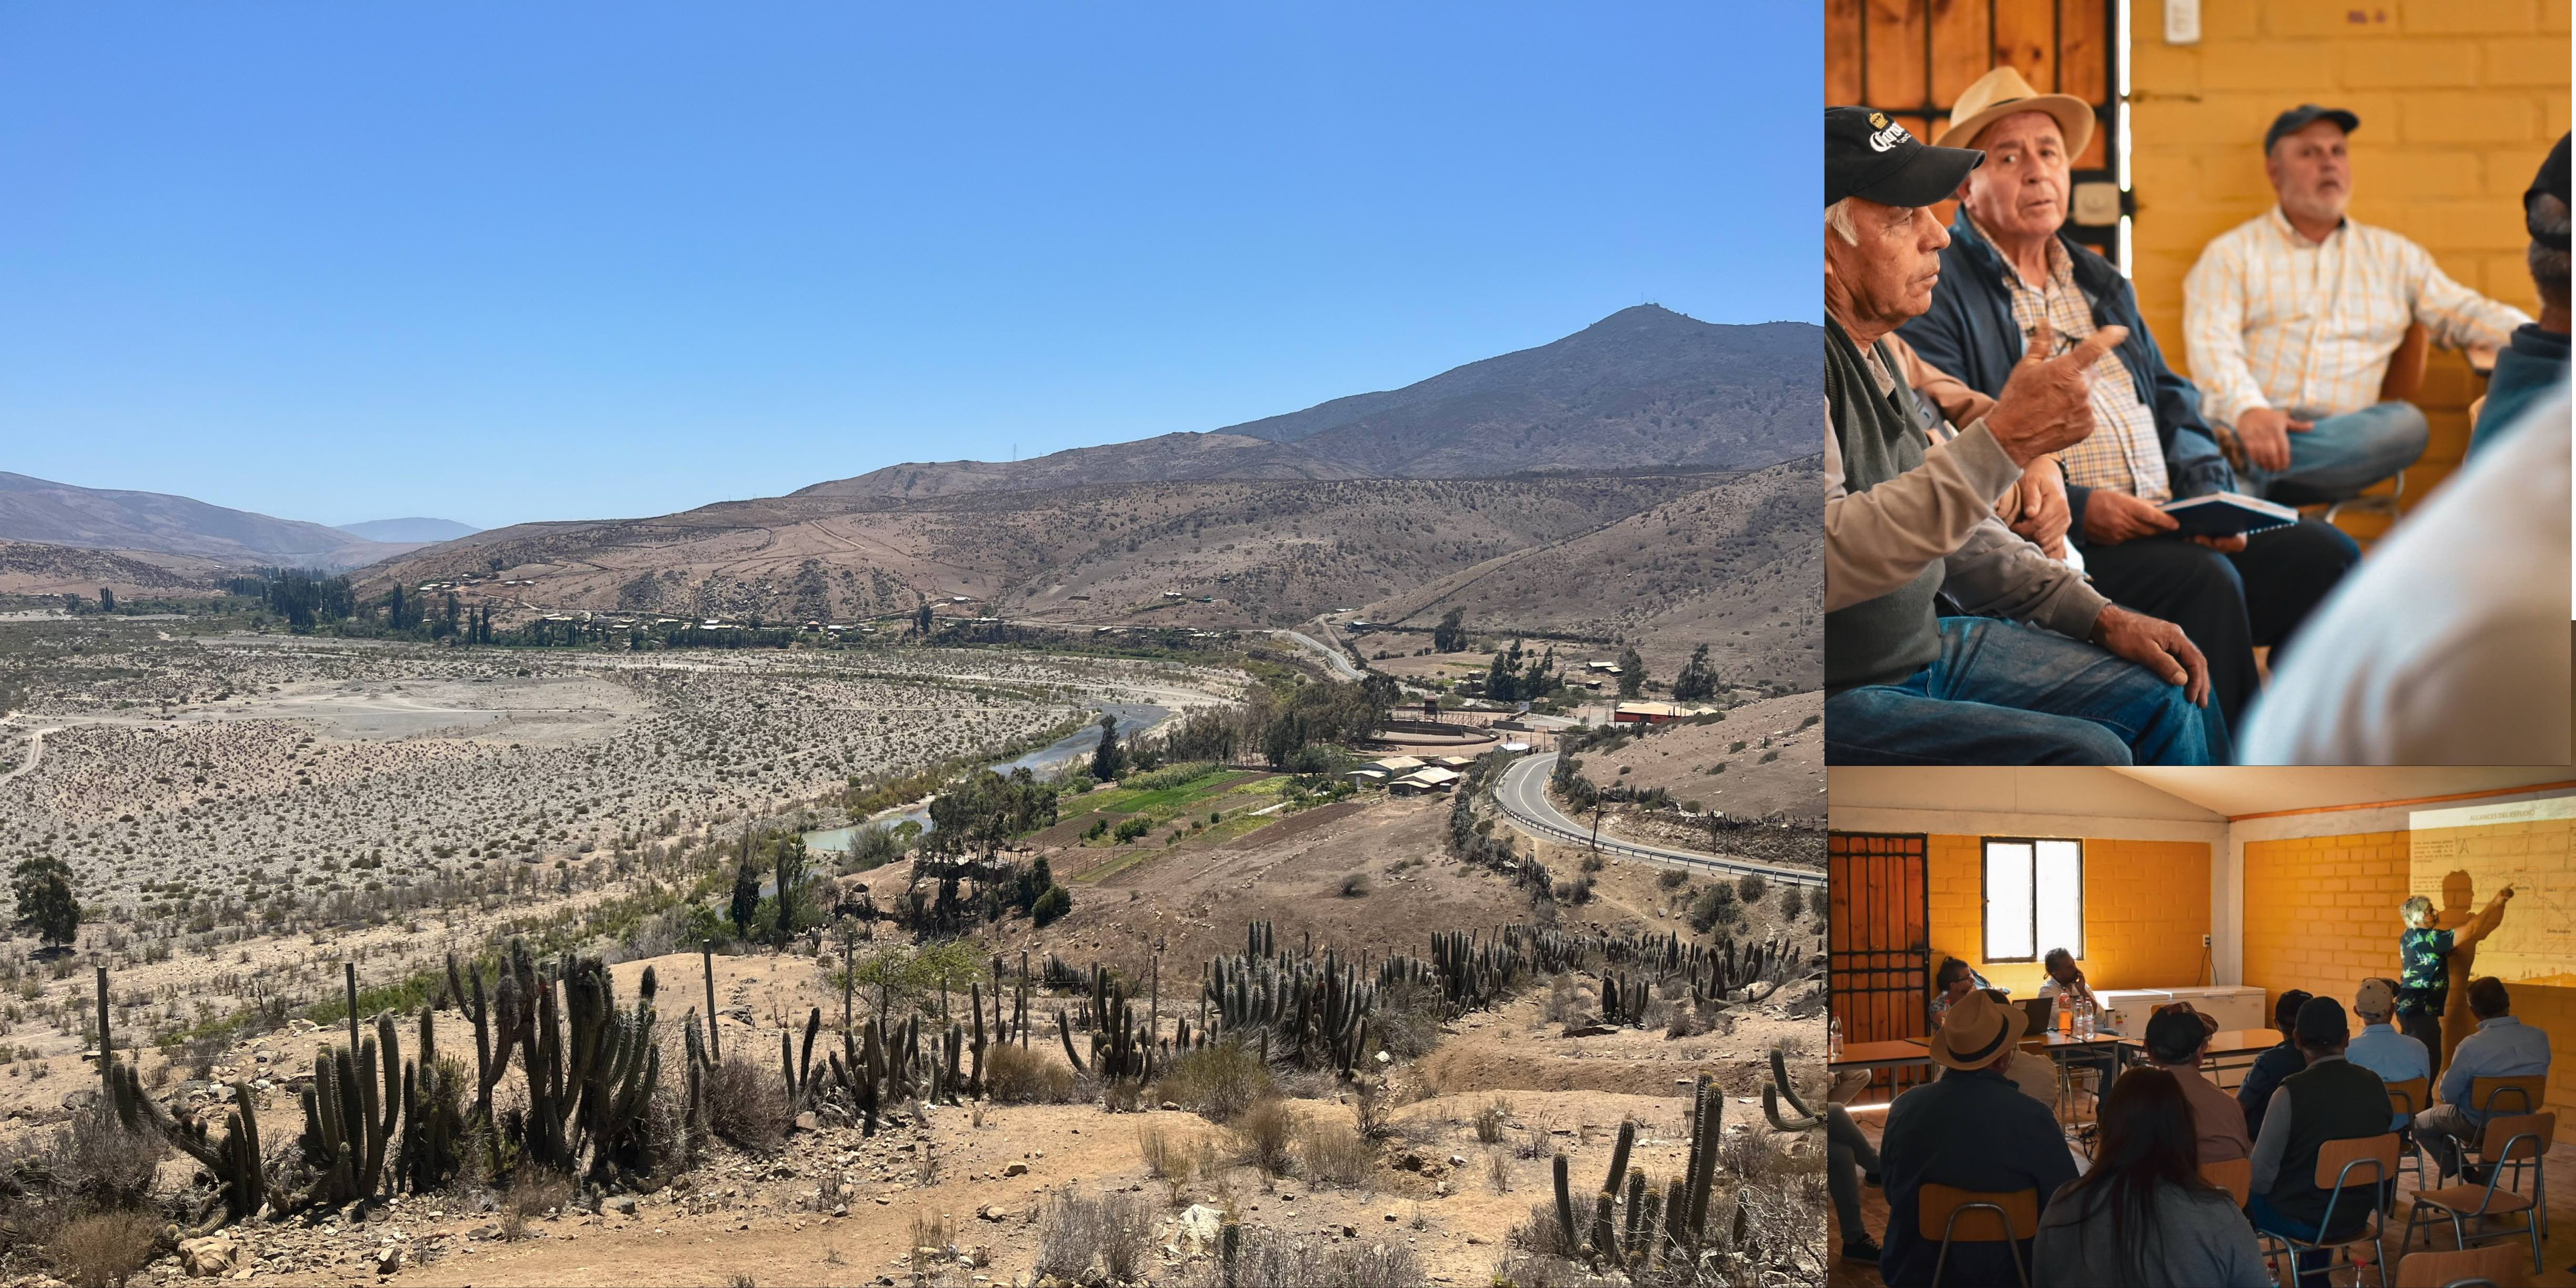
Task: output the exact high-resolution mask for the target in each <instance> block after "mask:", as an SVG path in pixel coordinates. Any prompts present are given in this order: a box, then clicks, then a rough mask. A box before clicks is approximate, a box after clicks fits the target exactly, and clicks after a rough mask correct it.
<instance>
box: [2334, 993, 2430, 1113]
mask: <svg viewBox="0 0 2576 1288" xmlns="http://www.w3.org/2000/svg"><path fill="white" fill-rule="evenodd" d="M2396 1008H2397V981H2395V980H2393V979H2376V978H2374V979H2365V980H2363V981H2361V992H2359V993H2358V994H2355V995H2354V997H2353V999H2352V1013H2353V1014H2355V1015H2358V1016H2360V1017H2361V1024H2362V1029H2361V1032H2360V1033H2358V1034H2356V1035H2355V1036H2354V1037H2353V1039H2352V1045H2350V1046H2347V1047H2345V1048H2344V1052H2343V1058H2344V1059H2347V1060H2350V1061H2352V1062H2353V1063H2354V1064H2357V1065H2360V1066H2361V1067H2362V1068H2365V1069H2368V1070H2370V1071H2371V1072H2372V1073H2375V1074H2378V1075H2379V1080H2380V1081H2381V1082H2405V1081H2408V1080H2410V1079H2414V1078H2422V1079H2425V1080H2426V1081H2425V1086H2426V1088H2427V1094H2428V1095H2429V1094H2430V1091H2429V1089H2430V1088H2431V1086H2432V1082H2431V1079H2432V1077H2433V1054H2432V1053H2431V1052H2429V1051H2427V1050H2425V1049H2424V1044H2423V1043H2422V1042H2421V1041H2419V1040H2417V1039H2415V1038H2411V1037H2408V1036H2406V1035H2405V1034H2403V1033H2400V1032H2398V1031H2397V1026H2396V1025H2394V1024H2391V1023H2389V1022H2388V1021H2389V1017H2390V1016H2391V1015H2392V1014H2393V1013H2394V1012H2395V1011H2396ZM2424 1099H2425V1097H2422V1096H2419V1097H2417V1101H2418V1103H2417V1104H2416V1105H2415V1108H2416V1109H2418V1110H2421V1109H2429V1108H2431V1107H2432V1106H2430V1105H2427V1104H2424V1103H2421V1102H2422V1101H2423V1100H2424ZM2407 1121H2408V1117H2407V1115H2406V1114H2402V1113H2398V1112H2396V1111H2395V1110H2394V1109H2392V1110H2390V1111H2389V1115H2388V1129H2389V1130H2390V1131H2404V1130H2406V1123H2407Z"/></svg>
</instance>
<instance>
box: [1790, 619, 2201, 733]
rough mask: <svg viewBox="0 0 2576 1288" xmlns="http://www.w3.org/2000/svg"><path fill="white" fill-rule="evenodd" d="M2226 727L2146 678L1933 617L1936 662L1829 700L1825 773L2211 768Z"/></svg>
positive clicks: (2091, 658)
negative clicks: (1872, 768) (1843, 769)
mask: <svg viewBox="0 0 2576 1288" xmlns="http://www.w3.org/2000/svg"><path fill="white" fill-rule="evenodd" d="M2227 755H2228V746H2227V730H2226V722H2225V720H2224V719H2222V718H2221V717H2220V716H2219V714H2218V711H2217V709H2216V708H2210V709H2207V710H2203V709H2202V708H2199V707H2195V706H2193V705H2192V704H2191V702H2190V700H2189V699H2187V698H2185V697H2184V696H2183V691H2182V689H2181V687H2180V686H2178V685H2172V684H2167V683H2165V682H2164V681H2163V680H2160V679H2158V678H2156V676H2155V675H2153V674H2152V673H2150V672H2149V671H2148V670H2147V669H2146V668H2144V667H2141V666H2139V665H2137V664H2136V663H2134V662H2130V661H2127V660H2126V659H2123V658H2119V657H2114V656H2112V655H2111V654H2109V653H2106V652H2104V651H2102V650H2101V649H2099V648H2096V647H2094V646H2093V645H2091V644H2081V643H2077V642H2076V641H2074V640H2070V639H2068V638H2066V637H2065V636H2063V635H2053V634H2050V633H2049V632H2047V631H2043V630H2040V629H2038V628H2037V627H2032V626H2020V625H2015V624H2014V623H2011V622H2002V621H1996V620H1995V619H1993V618H1988V617H1944V618H1942V619H1941V655H1940V656H1939V657H1937V658H1935V659H1933V661H1932V664H1931V665H1930V666H1927V667H1925V668H1923V669H1922V670H1920V671H1917V672H1915V673H1914V674H1912V675H1909V676H1907V677H1905V679H1903V680H1901V681H1899V682H1897V683H1895V684H1867V685H1862V686H1861V687H1859V688H1856V689H1847V690H1845V691H1843V692H1841V693H1837V694H1835V695H1833V696H1832V697H1830V698H1827V699H1825V763H1827V764H1829V765H2131V764H2136V765H2207V764H2224V763H2226V761H2227Z"/></svg>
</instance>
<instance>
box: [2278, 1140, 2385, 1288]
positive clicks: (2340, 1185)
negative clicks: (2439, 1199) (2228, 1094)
mask: <svg viewBox="0 0 2576 1288" xmlns="http://www.w3.org/2000/svg"><path fill="white" fill-rule="evenodd" d="M2396 1174H2397V1133H2395V1132H2393V1131H2392V1132H2383V1133H2381V1134H2379V1135H2377V1136H2353V1137H2348V1138H2346V1139H2343V1140H2330V1141H2327V1142H2326V1143H2325V1144H2324V1145H2322V1146H2320V1147H2319V1148H2318V1150H2317V1180H2316V1183H2317V1184H2318V1186H2320V1187H2328V1186H2330V1187H2332V1188H2330V1189H2328V1190H2327V1192H2326V1211H2325V1216H2324V1218H2323V1219H2321V1220H2319V1221H2318V1222H2317V1237H2316V1239H2315V1241H2314V1242H2310V1241H2308V1240H2304V1239H2298V1238H2294V1237H2292V1236H2290V1235H2287V1234H2283V1233H2281V1232H2280V1231H2278V1230H2265V1229H2261V1228H2257V1229H2256V1230H2255V1231H2254V1237H2255V1239H2256V1241H2257V1242H2258V1243H2259V1242H2260V1241H2261V1240H2264V1239H2273V1240H2277V1241H2278V1242H2279V1243H2280V1244H2281V1246H2282V1248H2283V1249H2284V1250H2285V1251H2286V1253H2287V1254H2288V1255H2286V1256H2284V1257H2283V1258H2282V1260H2283V1261H2284V1262H2286V1263H2287V1269H2286V1270H2285V1271H2284V1272H2283V1277H2282V1284H2283V1288H2298V1285H2299V1279H2300V1274H2299V1254H2300V1253H2302V1252H2323V1253H2326V1254H2327V1263H2326V1269H2327V1270H2328V1271H2331V1270H2332V1269H2333V1268H2334V1262H2333V1253H2334V1252H2336V1251H2337V1250H2339V1249H2345V1248H2350V1247H2353V1246H2355V1245H2357V1244H2364V1243H2367V1244H2369V1245H2370V1249H2371V1264H2372V1265H2374V1266H2376V1267H2377V1268H2378V1270H2379V1279H2380V1283H2381V1284H2382V1285H2383V1286H2384V1285H2385V1284H2386V1283H2387V1282H2388V1257H2387V1245H2386V1243H2385V1242H2383V1239H2384V1236H2385V1235H2386V1234H2387V1228H2386V1224H2385V1222H2383V1221H2382V1220H2381V1210H2380V1201H2379V1190H2380V1186H2381V1185H2383V1184H2385V1183H2386V1182H2387V1181H2388V1179H2389V1178H2390V1177H2393V1176H2395V1175H2396ZM2347 1190H2350V1191H2351V1192H2352V1197H2354V1198H2356V1199H2361V1198H2362V1196H2363V1195H2364V1194H2367V1195H2368V1196H2369V1197H2368V1198H2367V1199H2366V1200H2363V1207H2362V1210H2363V1212H2365V1213H2366V1214H2367V1216H2366V1219H2365V1220H2364V1221H2363V1222H2362V1224H2361V1226H2360V1227H2359V1228H2358V1229H2356V1230H2355V1231H2354V1232H2353V1233H2351V1234H2349V1235H2346V1236H2344V1237H2341V1238H2336V1237H2334V1235H2333V1231H2334V1228H2335V1214H2336V1213H2337V1212H2338V1211H2341V1212H2343V1213H2344V1214H2346V1215H2347V1216H2348V1215H2350V1213H2351V1211H2352V1209H2350V1208H2346V1207H2343V1206H2342V1204H2343V1200H2344V1195H2345V1191H2347ZM2399 1246H2400V1247H2403V1246H2404V1245H2403V1244H2400V1245H2399ZM2353 1264H2354V1265H2356V1266H2358V1265H2359V1264H2360V1263H2359V1262H2357V1261H2356V1262H2354V1263H2353Z"/></svg>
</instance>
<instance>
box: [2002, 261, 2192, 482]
mask: <svg viewBox="0 0 2576 1288" xmlns="http://www.w3.org/2000/svg"><path fill="white" fill-rule="evenodd" d="M1971 222H1972V223H1974V221H1973V219H1972V220H1971ZM1975 227H1976V230H1977V232H1978V233H1979V234H1980V235H1982V236H1983V237H1984V238H1985V239H1986V241H1987V243H1988V244H1990V245H1995V246H1996V248H1997V250H1998V251H2000V250H2001V245H2000V243H1996V242H1995V236H1994V234H1993V233H1992V232H1990V231H1988V230H1987V228H1986V226H1985V225H1983V224H1975ZM2004 289H2005V290H2007V291H2010V292H2011V293H2012V314H2013V325H2014V326H2017V327H2020V328H2021V333H2022V344H2023V347H2024V350H2025V351H2027V350H2028V347H2029V343H2030V337H2031V336H2032V335H2033V334H2034V333H2035V332H2036V331H2037V330H2038V328H2039V324H2040V322H2042V321H2043V320H2045V321H2046V322H2047V323H2048V325H2049V327H2050V328H2051V329H2052V330H2054V331H2056V332H2057V337H2058V338H2057V342H2056V345H2055V347H2053V348H2052V349H2050V351H2049V356H2051V357H2055V356H2056V355H2057V354H2060V353H2064V352H2065V351H2066V350H2068V349H2070V348H2073V347H2074V346H2075V345H2076V343H2077V342H2078V341H2081V340H2082V339H2083V338H2084V337H2086V336H2088V335H2091V334H2093V332H2094V331H2095V330H2096V329H2097V328H2096V327H2095V326H2094V324H2093V306H2092V304H2091V303H2090V302H2089V301H2087V300H2086V299H2085V298H2084V292H2083V291H2081V290H2079V289H2077V288H2076V285H2075V263H2074V261H2073V260H2072V259H2070V258H2068V256H2067V254H2066V247H2065V246H2064V245H2063V244H2061V243H2060V242H2059V241H2058V240H2057V239H2056V238H2054V237H2051V238H2049V239H2048V280H2047V281H2046V282H2043V283H2041V284H2040V285H2038V286H2033V285H2031V284H2029V283H2027V282H2024V281H2023V280H2021V273H2020V272H2019V271H2018V270H2017V269H2015V268H2014V267H2013V263H2012V259H2011V257H2010V256H2005V257H2004ZM2092 402H2093V433H2092V435H2091V436H2090V437H2088V438H2086V439H2085V440H2084V441H2083V442H2080V443H2077V444H2076V445H2075V446H2073V447H2070V448H2067V449H2066V450H2065V451H2063V452H2060V453H2058V456H2057V459H2058V460H2059V461H2060V462H2061V463H2063V464H2064V465H2065V466H2066V481H2067V482H2069V483H2072V484H2074V485H2075V486H2077V487H2089V488H2107V489H2109V490H2111V491H2114V492H2126V493H2128V494H2129V495H2131V496H2134V497H2136V498H2138V499H2139V500H2141V501H2170V500H2172V499H2173V484H2172V481H2171V480H2170V479H2169V478H2168V477H2167V476H2166V474H2165V449H2164V443H2163V442H2162V441H2161V440H2159V439H2158V438H2157V437H2156V414H2155V412H2154V410H2153V409H2151V408H2149V407H2148V406H2147V404H2146V403H2145V402H2144V401H2142V400H2141V399H2140V398H2139V397H2138V386H2137V384H2136V382H2134V381H2132V380H2130V379H2129V368H2128V367H2127V366H2125V365H2124V364H2122V363H2121V361H2120V359H2119V358H2118V357H2117V356H2116V355H2113V354H2107V353H2106V354H2104V355H2102V360H2101V361H2099V362H2096V363H2094V364H2093V397H2092Z"/></svg>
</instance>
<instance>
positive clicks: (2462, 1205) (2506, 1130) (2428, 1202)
mask: <svg viewBox="0 0 2576 1288" xmlns="http://www.w3.org/2000/svg"><path fill="white" fill-rule="evenodd" d="M2557 1135H2558V1115H2556V1114H2554V1113H2547V1114H2514V1115H2510V1116H2508V1115H2502V1114H2499V1115H2497V1116H2495V1117H2493V1118H2489V1119H2487V1125H2486V1133H2485V1135H2484V1136H2483V1137H2481V1138H2480V1139H2479V1141H2478V1162H2479V1163H2480V1164H2482V1165H2483V1166H2485V1167H2486V1169H2487V1180H2486V1184H2484V1185H2453V1186H2449V1187H2447V1188H2444V1189H2438V1190H2419V1191H2417V1192H2416V1195H2415V1206H2414V1208H2413V1209H2411V1210H2410V1211H2408V1212H2407V1214H2406V1240H2405V1242H2403V1243H2400V1244H2398V1245H2397V1246H2398V1248H2399V1249H2400V1250H2401V1251H2402V1250H2404V1249H2406V1248H2410V1247H2413V1246H2414V1245H2415V1227H2416V1225H2417V1223H2419V1222H2421V1223H2423V1224H2427V1225H2429V1224H2431V1223H2432V1220H2433V1218H2434V1215H2435V1214H2437V1213H2438V1214H2439V1215H2442V1216H2447V1217H2449V1218H2451V1234H2452V1236H2453V1237H2454V1238H2455V1239H2457V1240H2458V1242H2459V1245H2460V1246H2461V1247H2463V1248H2466V1247H2469V1246H2470V1245H2471V1241H2472V1240H2475V1241H2477V1242H2486V1241H2488V1240H2492V1239H2495V1238H2497V1237H2499V1236H2501V1237H2505V1238H2511V1237H2513V1236H2515V1235H2522V1236H2526V1237H2528V1238H2529V1239H2530V1240H2531V1268H2532V1270H2533V1271H2534V1272H2535V1273H2537V1272H2538V1271H2539V1269H2540V1219H2539V1212H2540V1209H2541V1208H2542V1207H2543V1206H2545V1205H2546V1204H2547V1202H2548V1193H2549V1189H2548V1174H2547V1172H2546V1171H2545V1170H2544V1169H2543V1168H2542V1166H2541V1156H2542V1155H2544V1154H2547V1153H2548V1152H2549V1146H2550V1143H2551V1142H2552V1141H2554V1140H2555V1139H2556V1138H2557ZM2520 1162H2529V1163H2530V1164H2531V1193H2529V1194H2524V1193H2522V1192H2521V1191H2520V1189H2519V1188H2518V1187H2519V1185H2520V1183H2521V1180H2522V1169H2521V1168H2520V1167H2515V1168H2514V1173H2513V1175H2514V1181H2515V1184H2516V1186H2517V1188H2514V1189H2499V1188H2498V1187H2497V1182H2499V1181H2502V1180H2503V1179H2504V1169H2505V1165H2506V1164H2509V1163H2520ZM2516 1212H2520V1213H2522V1228H2521V1229H2519V1230H2488V1231H2483V1232H2480V1233H2478V1234H2475V1235H2472V1234H2470V1233H2469V1229H2468V1224H2467V1221H2468V1219H2469V1218H2472V1217H2505V1216H2511V1215H2512V1214H2514V1213H2516Z"/></svg>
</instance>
